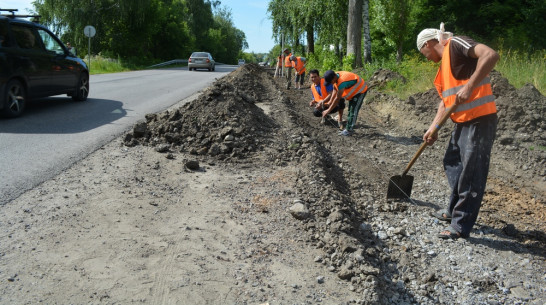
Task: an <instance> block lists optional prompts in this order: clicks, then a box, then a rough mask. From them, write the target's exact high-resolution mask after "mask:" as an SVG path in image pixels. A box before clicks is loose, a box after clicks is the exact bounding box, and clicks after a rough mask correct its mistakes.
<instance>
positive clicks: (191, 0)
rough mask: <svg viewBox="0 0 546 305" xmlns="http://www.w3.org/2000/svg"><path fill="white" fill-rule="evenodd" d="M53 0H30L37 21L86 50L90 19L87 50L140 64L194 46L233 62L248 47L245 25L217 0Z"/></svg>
mask: <svg viewBox="0 0 546 305" xmlns="http://www.w3.org/2000/svg"><path fill="white" fill-rule="evenodd" d="M58 2H59V1H57V0H37V1H34V2H33V5H34V8H35V11H36V13H37V14H38V15H40V16H41V23H43V24H44V25H46V26H47V27H48V28H50V29H51V30H52V31H53V32H55V33H56V34H57V35H58V36H59V37H61V39H62V40H63V41H65V42H68V41H69V42H71V44H72V45H74V46H75V47H76V49H77V50H78V51H79V52H78V55H80V56H81V57H86V56H87V55H88V54H87V53H88V38H87V37H85V35H84V33H83V31H82V29H83V28H84V27H85V26H87V25H92V26H94V27H95V29H96V35H95V36H94V37H93V38H92V39H91V48H90V49H91V55H93V56H94V55H96V54H99V53H100V54H103V56H105V57H108V58H121V59H123V61H124V62H126V63H132V64H136V65H137V66H138V65H142V66H144V65H145V64H147V63H149V62H156V61H168V60H172V59H180V58H184V59H187V58H189V57H190V55H191V53H192V52H195V51H204V52H210V53H211V54H213V56H214V59H215V60H216V61H218V62H223V63H228V64H237V59H238V58H239V55H240V52H241V51H243V50H244V49H246V48H248V44H247V42H246V36H245V33H244V32H243V31H241V30H240V29H238V28H236V27H235V25H234V23H233V18H232V14H231V10H230V9H229V8H227V7H225V6H221V2H220V1H204V0H169V1H164V0H117V1H88V0H72V1H69V2H70V4H67V5H59V3H58Z"/></svg>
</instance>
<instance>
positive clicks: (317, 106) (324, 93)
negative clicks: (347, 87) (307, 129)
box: [309, 69, 345, 129]
mask: <svg viewBox="0 0 546 305" xmlns="http://www.w3.org/2000/svg"><path fill="white" fill-rule="evenodd" d="M309 79H310V80H311V93H312V94H313V100H311V102H310V103H309V106H311V107H314V109H313V114H314V115H315V116H316V117H322V113H323V112H324V110H326V109H329V108H330V104H329V103H325V102H324V100H325V99H326V98H327V97H328V96H329V95H330V93H331V92H332V90H333V85H332V84H329V85H328V86H326V84H325V81H324V78H321V77H320V74H319V71H318V70H316V69H313V70H311V71H309ZM343 109H345V100H344V99H341V100H340V101H339V103H337V105H336V106H334V107H333V108H332V111H331V112H330V113H334V112H336V111H337V112H338V117H337V124H338V126H339V128H340V129H343Z"/></svg>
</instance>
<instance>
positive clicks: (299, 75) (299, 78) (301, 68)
mask: <svg viewBox="0 0 546 305" xmlns="http://www.w3.org/2000/svg"><path fill="white" fill-rule="evenodd" d="M290 61H291V62H292V68H294V70H296V72H295V73H294V75H295V76H296V81H295V83H294V88H295V89H298V90H300V89H301V86H302V85H303V81H304V79H305V64H306V63H307V59H305V57H299V56H294V55H292V56H290Z"/></svg>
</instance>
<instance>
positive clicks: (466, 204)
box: [444, 114, 497, 237]
mask: <svg viewBox="0 0 546 305" xmlns="http://www.w3.org/2000/svg"><path fill="white" fill-rule="evenodd" d="M496 130H497V114H490V115H486V116H483V117H479V118H476V119H474V120H472V121H469V122H465V123H459V124H455V129H454V130H453V132H452V134H451V139H450V140H449V145H448V147H447V151H446V154H445V156H444V170H445V173H446V176H447V180H448V182H449V185H450V186H451V190H452V193H451V198H450V202H449V207H448V211H449V212H450V213H451V216H452V219H451V227H452V228H454V229H455V230H456V231H457V232H459V233H461V236H463V237H468V236H469V235H470V231H471V230H472V227H473V226H474V224H475V223H476V219H477V218H478V212H479V211H480V207H481V202H482V199H483V195H484V191H485V184H486V182H487V174H488V173H489V161H490V157H491V148H492V146H493V142H494V140H495V132H496Z"/></svg>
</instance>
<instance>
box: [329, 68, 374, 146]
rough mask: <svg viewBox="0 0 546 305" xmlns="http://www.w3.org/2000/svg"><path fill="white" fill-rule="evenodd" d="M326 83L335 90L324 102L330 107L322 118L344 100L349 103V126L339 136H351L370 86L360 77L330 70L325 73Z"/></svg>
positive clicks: (350, 73)
mask: <svg viewBox="0 0 546 305" xmlns="http://www.w3.org/2000/svg"><path fill="white" fill-rule="evenodd" d="M324 81H325V85H330V84H332V85H333V89H332V93H331V94H330V95H329V96H328V97H327V98H326V99H325V100H324V102H325V103H326V104H328V105H330V106H329V108H328V109H326V110H325V111H323V112H322V116H323V117H324V116H326V115H328V114H329V113H331V112H332V111H333V110H334V107H335V106H337V105H338V103H339V101H340V100H341V99H342V98H343V99H345V100H346V101H348V104H349V112H348V113H347V125H346V126H345V129H344V130H342V131H340V132H339V135H342V136H350V135H352V134H353V132H354V127H355V125H356V119H357V118H358V112H359V111H360V107H361V106H362V101H364V97H365V96H366V93H367V91H368V85H366V82H365V81H364V79H362V78H361V77H360V76H358V75H356V74H354V73H352V72H347V71H338V72H334V71H332V70H328V71H326V72H325V73H324Z"/></svg>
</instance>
